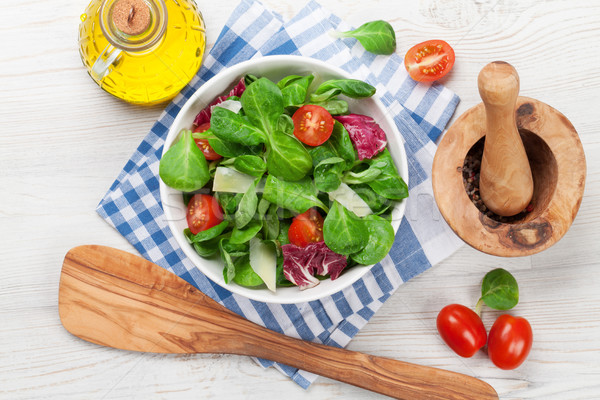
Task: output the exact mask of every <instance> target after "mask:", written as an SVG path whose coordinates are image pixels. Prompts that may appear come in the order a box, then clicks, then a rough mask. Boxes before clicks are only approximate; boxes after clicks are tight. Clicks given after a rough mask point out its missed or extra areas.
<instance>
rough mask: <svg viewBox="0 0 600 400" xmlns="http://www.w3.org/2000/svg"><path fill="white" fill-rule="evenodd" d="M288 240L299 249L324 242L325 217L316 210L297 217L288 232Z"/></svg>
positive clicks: (312, 209)
mask: <svg viewBox="0 0 600 400" xmlns="http://www.w3.org/2000/svg"><path fill="white" fill-rule="evenodd" d="M288 238H289V239H290V243H291V244H294V245H296V246H299V247H305V246H307V245H308V244H310V243H318V242H322V241H323V217H322V216H321V214H319V212H318V211H317V210H315V209H314V208H311V209H310V210H308V211H305V212H303V213H302V214H299V215H296V216H295V217H294V219H293V220H292V224H291V225H290V229H289V230H288Z"/></svg>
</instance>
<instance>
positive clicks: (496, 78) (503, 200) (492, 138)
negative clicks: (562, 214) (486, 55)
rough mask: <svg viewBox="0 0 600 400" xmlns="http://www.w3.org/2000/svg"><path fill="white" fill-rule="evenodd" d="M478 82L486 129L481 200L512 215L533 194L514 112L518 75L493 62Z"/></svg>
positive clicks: (481, 174) (498, 211)
mask: <svg viewBox="0 0 600 400" xmlns="http://www.w3.org/2000/svg"><path fill="white" fill-rule="evenodd" d="M477 85H478V87H479V94H480V95H481V99H482V100H483V104H484V106H485V115H486V130H487V131H486V135H485V146H484V150H483V158H482V160H481V173H480V180H479V191H480V194H481V199H482V200H483V202H484V204H485V205H486V206H487V207H488V208H489V209H490V210H492V211H493V212H495V213H496V214H498V215H502V216H511V215H515V214H518V213H519V212H521V211H523V210H524V209H525V208H526V207H527V205H529V202H530V201H531V198H532V196H533V178H532V175H531V168H530V166H529V160H528V159H527V153H526V152H525V147H524V146H523V141H522V140H521V135H520V134H519V131H518V129H517V122H516V114H515V104H516V101H517V96H518V95H519V75H518V74H517V71H516V70H515V69H514V68H513V66H512V65H510V64H508V63H506V62H503V61H495V62H492V63H490V64H488V65H486V66H485V67H484V68H483V69H482V70H481V72H480V73H479V77H478V79H477Z"/></svg>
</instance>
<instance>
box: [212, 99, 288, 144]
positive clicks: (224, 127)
mask: <svg viewBox="0 0 600 400" xmlns="http://www.w3.org/2000/svg"><path fill="white" fill-rule="evenodd" d="M280 114H281V113H280ZM210 129H211V131H212V132H213V133H214V135H215V136H216V137H218V138H219V139H221V140H224V141H230V142H235V143H239V144H243V145H249V146H255V145H259V144H261V143H265V142H266V141H267V137H266V135H265V133H264V131H262V130H261V129H259V128H257V127H256V126H254V125H253V122H252V121H249V120H247V119H246V118H244V117H242V116H241V115H239V114H236V113H234V112H233V111H230V110H227V109H225V108H223V107H215V109H214V110H213V112H212V115H211V117H210ZM209 143H210V142H209Z"/></svg>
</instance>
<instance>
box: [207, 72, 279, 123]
mask: <svg viewBox="0 0 600 400" xmlns="http://www.w3.org/2000/svg"><path fill="white" fill-rule="evenodd" d="M241 102H242V107H243V109H244V112H245V113H246V117H247V118H248V121H249V122H250V123H251V124H253V125H254V127H257V128H258V129H259V130H261V131H263V132H266V133H271V134H272V132H273V131H274V130H276V129H277V122H278V120H279V116H280V115H281V114H283V96H282V94H281V90H280V89H279V88H278V87H277V85H276V84H274V83H273V82H271V81H270V80H269V79H267V78H259V79H258V80H256V81H255V82H253V83H251V84H250V85H249V86H247V87H246V90H245V91H244V93H243V94H242V97H241ZM211 128H212V119H211Z"/></svg>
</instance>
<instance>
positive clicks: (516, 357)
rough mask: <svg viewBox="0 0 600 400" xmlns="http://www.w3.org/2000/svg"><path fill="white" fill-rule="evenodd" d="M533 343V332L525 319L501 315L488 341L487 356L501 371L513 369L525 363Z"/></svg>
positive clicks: (491, 330)
mask: <svg viewBox="0 0 600 400" xmlns="http://www.w3.org/2000/svg"><path fill="white" fill-rule="evenodd" d="M532 343H533V331H532V330H531V325H529V322H528V321H527V320H526V319H525V318H521V317H513V316H512V315H508V314H503V315H501V316H499V317H498V319H497V320H496V322H494V325H493V326H492V329H490V337H489V340H488V356H489V357H490V360H492V362H493V363H494V364H495V365H496V366H497V367H498V368H501V369H515V368H517V367H518V366H519V365H521V364H522V363H523V361H525V359H526V358H527V356H528V355H529V351H530V350H531V344H532Z"/></svg>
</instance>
